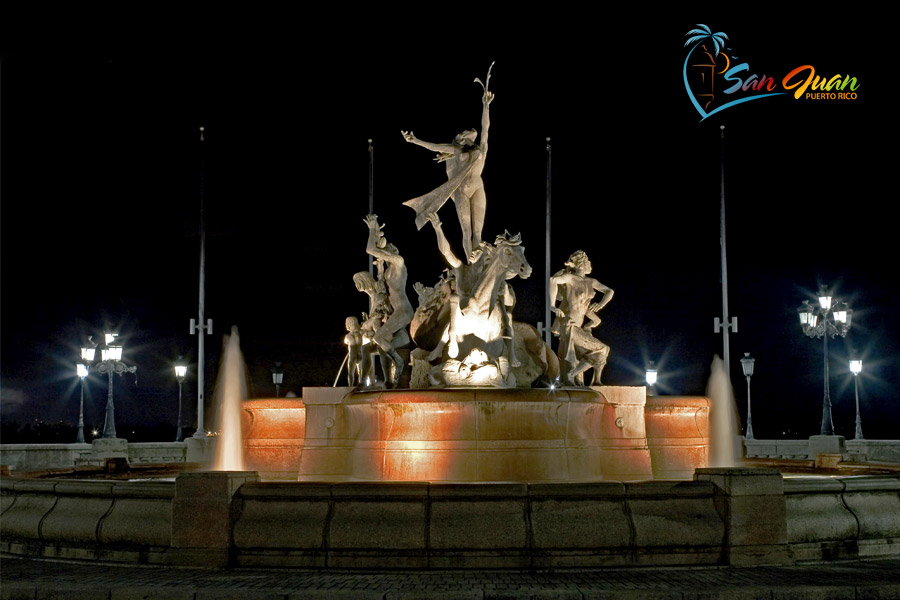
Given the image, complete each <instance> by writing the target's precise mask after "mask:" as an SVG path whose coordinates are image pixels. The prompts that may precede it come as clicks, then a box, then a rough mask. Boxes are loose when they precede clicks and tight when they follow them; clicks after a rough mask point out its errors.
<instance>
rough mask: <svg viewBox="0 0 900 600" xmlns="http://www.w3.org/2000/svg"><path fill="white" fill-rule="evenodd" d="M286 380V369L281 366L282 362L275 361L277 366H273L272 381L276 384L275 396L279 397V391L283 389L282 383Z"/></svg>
mask: <svg viewBox="0 0 900 600" xmlns="http://www.w3.org/2000/svg"><path fill="white" fill-rule="evenodd" d="M283 382H284V369H283V368H281V363H280V362H277V363H275V366H274V367H273V368H272V383H274V384H275V397H276V398H278V397H279V393H280V391H281V384H282V383H283Z"/></svg>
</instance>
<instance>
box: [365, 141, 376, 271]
mask: <svg viewBox="0 0 900 600" xmlns="http://www.w3.org/2000/svg"><path fill="white" fill-rule="evenodd" d="M368 214H370V215H373V214H375V148H373V147H372V138H369V213H368ZM366 255H367V256H368V257H369V275H371V276H372V277H374V276H375V269H374V267H373V265H372V255H371V254H368V253H366Z"/></svg>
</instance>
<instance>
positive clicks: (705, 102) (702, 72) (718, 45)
mask: <svg viewBox="0 0 900 600" xmlns="http://www.w3.org/2000/svg"><path fill="white" fill-rule="evenodd" d="M685 35H687V36H688V39H687V41H686V42H685V43H684V46H685V48H686V47H688V46H691V45H692V44H693V46H692V47H691V49H690V51H689V52H688V53H687V56H686V57H685V59H684V67H682V70H681V76H682V78H683V79H684V89H685V90H687V94H688V98H690V100H691V103H692V104H693V105H694V108H696V109H697V112H698V113H700V116H701V117H702V118H701V119H700V120H701V121H703V120H704V119H706V118H707V117H710V116H712V115H714V114H715V113H717V112H719V111H721V110H724V109H726V108H728V107H730V106H734V105H735V104H741V103H742V102H748V101H750V100H759V99H761V98H767V97H769V96H781V95H782V94H784V93H785V92H775V93H772V94H758V95H753V96H745V97H742V98H737V99H735V100H732V101H731V102H726V103H725V104H721V105H719V106H717V107H715V108H714V109H712V110H709V108H710V106H711V105H712V103H713V101H714V100H715V98H716V96H715V79H716V75H717V74H719V75H721V74H722V73H725V72H726V71H728V68H729V65H730V63H731V61H730V59H729V58H728V55H727V54H725V53H724V52H721V51H722V50H724V49H725V40H727V39H728V36H727V35H725V33H723V32H721V31H719V32H717V33H713V32H712V29H710V28H709V27H707V26H706V25H703V24H698V25H697V29H691V30H690V31H688V32H687V33H686V34H685ZM695 51H696V56H695V57H694V60H693V62H692V61H691V56H692V55H694V53H695ZM719 54H721V55H722V56H723V57H724V59H725V66H724V67H723V68H722V69H720V70H719V71H718V72H717V71H716V68H717V67H718V65H717V64H716V61H717V59H718V58H719ZM688 67H690V68H691V74H692V76H693V77H692V78H693V79H694V80H695V81H696V80H697V79H699V85H697V91H698V93H697V94H695V93H694V90H693V89H691V84H690V82H689V80H688ZM707 111H708V112H707Z"/></svg>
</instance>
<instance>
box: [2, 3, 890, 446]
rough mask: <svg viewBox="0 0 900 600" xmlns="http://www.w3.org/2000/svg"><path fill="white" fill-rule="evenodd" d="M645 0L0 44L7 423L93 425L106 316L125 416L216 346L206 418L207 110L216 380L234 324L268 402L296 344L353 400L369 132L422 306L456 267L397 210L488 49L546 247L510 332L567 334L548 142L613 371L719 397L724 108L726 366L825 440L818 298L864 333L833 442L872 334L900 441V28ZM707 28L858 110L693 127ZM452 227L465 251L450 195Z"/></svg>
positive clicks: (412, 191)
mask: <svg viewBox="0 0 900 600" xmlns="http://www.w3.org/2000/svg"><path fill="white" fill-rule="evenodd" d="M560 12H561V11H560ZM634 12H635V14H633V15H631V16H630V17H629V18H628V19H627V20H626V19H623V18H617V19H614V20H612V19H611V20H609V21H603V22H596V21H590V19H588V18H587V17H585V16H584V15H582V17H581V18H579V17H578V15H575V14H572V15H566V16H564V15H562V14H551V15H548V16H546V18H544V17H543V16H541V15H531V16H526V17H523V18H522V20H521V21H520V22H512V21H509V20H507V19H496V20H495V19H492V18H489V17H483V16H478V17H477V18H476V17H475V16H473V17H472V19H471V23H469V24H467V25H466V26H465V27H462V28H461V27H460V21H459V20H458V19H454V20H453V22H452V23H451V22H449V20H447V21H435V22H432V23H430V24H429V25H428V26H423V24H422V23H405V22H404V20H403V19H399V16H398V19H399V20H397V21H396V24H394V25H385V26H375V22H376V21H378V22H380V21H381V20H382V19H384V18H385V15H377V17H378V18H377V19H376V15H369V16H370V17H371V18H373V19H376V21H373V22H372V23H371V27H368V28H364V27H362V26H353V27H351V26H343V27H342V26H338V20H334V19H323V20H321V21H317V22H316V26H315V27H313V26H311V25H310V24H309V23H307V24H304V23H298V22H294V21H290V20H289V19H287V18H286V16H285V17H282V18H280V17H279V16H278V15H276V14H265V15H263V14H256V15H237V14H230V15H224V16H221V18H219V17H217V18H212V17H203V18H199V17H191V18H188V17H184V18H183V19H180V20H175V19H173V20H168V19H164V18H160V17H159V16H154V17H152V18H150V17H148V20H147V22H144V21H140V23H142V24H143V25H145V26H146V27H142V26H139V24H138V22H137V21H131V20H129V25H128V26H127V27H126V26H124V25H122V26H119V27H110V28H106V27H100V26H99V25H97V26H94V27H86V28H83V29H78V30H77V31H78V34H77V35H75V34H72V33H71V32H70V34H69V35H64V36H54V35H51V34H50V33H49V32H45V33H44V34H43V35H40V34H37V35H34V36H21V37H22V39H23V40H24V41H22V42H19V43H7V45H6V46H4V47H3V48H2V59H3V60H2V71H0V77H2V79H0V84H2V113H0V117H2V121H0V125H2V138H0V143H2V239H0V242H2V257H0V258H2V270H0V275H2V306H0V308H2V323H0V327H2V329H0V332H2V355H0V359H2V380H0V390H2V418H3V420H4V422H7V423H9V422H13V421H15V422H17V423H25V422H29V421H33V420H34V419H41V420H44V421H56V420H60V419H62V420H64V421H68V422H71V423H73V424H74V422H75V420H76V419H77V407H78V386H77V382H78V380H77V377H76V376H75V361H76V359H77V358H78V349H77V348H78V345H79V344H80V343H81V342H82V341H83V340H84V339H86V337H87V336H88V335H94V336H95V338H96V337H99V336H100V334H101V332H102V329H103V327H104V325H105V324H109V325H111V326H113V327H116V328H118V330H119V331H120V332H121V334H122V338H123V340H124V341H125V344H126V346H125V361H126V362H128V363H129V364H137V365H138V372H137V375H138V377H137V385H135V384H134V378H133V377H132V376H131V375H126V376H125V377H124V378H117V379H116V382H115V385H116V387H115V390H116V414H117V422H118V423H130V424H137V425H141V424H156V423H169V424H174V422H175V419H176V417H175V413H176V408H177V384H176V382H175V380H174V377H173V375H172V368H171V367H172V363H173V361H174V360H175V358H176V357H177V356H178V355H179V354H183V355H185V357H186V358H187V359H188V360H189V361H194V362H193V363H192V366H191V369H190V370H189V374H188V379H187V380H186V382H185V388H184V391H185V399H186V400H185V412H184V419H185V423H191V424H192V423H193V422H194V419H195V412H196V411H195V408H196V407H195V404H196V359H197V338H196V337H194V336H190V335H189V334H188V333H189V329H188V321H189V319H191V318H196V316H197V303H198V266H199V236H198V223H199V206H200V201H199V198H200V173H201V160H200V157H201V149H200V143H199V141H198V138H199V136H198V127H199V126H201V125H203V126H204V127H205V129H206V141H205V156H206V158H205V168H204V170H203V172H204V173H205V182H206V186H205V199H206V217H207V248H206V250H207V254H206V260H207V275H206V281H207V286H206V315H207V316H208V317H210V318H212V319H213V321H214V324H215V335H214V336H212V337H208V338H207V367H208V369H207V372H208V375H207V382H208V383H209V385H210V388H211V387H212V383H213V381H214V374H215V372H216V369H217V361H218V357H219V353H220V347H221V339H222V338H221V336H222V334H225V333H227V332H228V330H229V329H230V328H231V326H232V325H236V326H238V328H239V329H240V334H241V345H242V349H243V351H244V354H245V358H246V360H247V363H248V367H249V369H250V374H251V377H252V395H253V396H255V397H270V396H272V395H274V388H273V386H272V384H271V379H270V376H269V369H270V368H271V367H272V366H273V365H274V363H275V361H282V362H283V363H284V366H285V370H286V374H285V385H284V387H283V388H282V390H283V391H285V390H293V391H295V392H296V393H297V394H298V395H299V394H300V392H301V387H302V386H314V385H331V384H332V382H333V380H334V378H335V374H336V373H337V370H338V367H339V366H340V364H341V360H342V358H343V355H344V347H343V346H342V344H341V339H342V337H343V334H344V330H343V323H344V318H345V317H347V316H349V315H358V314H359V313H360V312H362V311H363V310H365V309H366V307H367V300H366V298H365V296H364V295H362V294H360V293H358V292H357V291H356V290H355V288H354V286H353V282H352V279H351V277H352V275H353V273H355V272H357V271H360V270H364V269H365V268H366V264H367V259H366V254H365V244H366V235H367V230H366V227H365V225H364V223H363V217H364V216H365V214H366V212H367V206H368V153H367V139H368V138H372V139H374V147H375V153H374V157H375V160H374V182H375V184H374V196H375V212H376V213H377V214H378V215H379V218H380V220H381V221H382V222H384V223H386V224H387V227H386V229H385V234H386V236H387V238H388V240H389V241H391V242H393V243H394V244H395V245H396V246H397V247H398V248H399V249H400V251H401V254H403V256H404V257H405V258H406V261H407V266H408V268H409V288H408V294H409V295H410V298H411V300H412V301H413V303H414V304H415V293H414V292H413V290H412V284H413V283H414V282H416V281H421V282H423V283H424V284H426V285H432V284H433V283H435V282H436V281H437V277H438V275H439V273H440V271H441V269H442V268H443V266H444V265H443V264H442V260H441V257H440V254H439V253H438V250H437V247H436V244H435V239H434V234H433V233H432V232H431V231H430V229H429V228H424V229H423V230H422V231H416V229H415V225H414V223H413V219H414V213H413V211H412V210H410V209H409V208H407V207H405V206H403V205H402V202H403V201H405V200H408V199H410V198H412V197H415V196H418V195H421V194H423V193H425V192H428V191H430V190H431V189H433V188H434V187H437V186H438V185H439V184H440V183H442V182H443V181H446V176H445V174H444V169H443V165H438V164H435V163H434V162H433V161H432V153H430V152H428V151H426V150H424V149H422V148H418V147H416V146H413V145H409V144H407V143H405V142H404V140H403V139H402V137H401V135H400V131H401V130H413V131H414V132H415V133H416V135H417V136H418V137H420V138H422V139H425V140H429V141H434V142H449V141H450V140H451V139H452V138H453V136H454V135H455V134H456V133H458V132H459V131H462V130H463V129H467V128H478V127H480V111H481V103H480V95H481V88H480V87H479V86H478V85H477V84H476V83H474V81H473V80H474V78H475V77H480V78H482V79H484V76H485V73H486V71H487V68H488V66H489V65H490V64H491V62H492V61H496V64H495V66H494V69H493V74H492V78H491V83H490V86H491V89H492V91H494V93H495V94H496V100H495V101H494V103H493V104H492V106H491V129H490V152H489V155H488V159H487V163H486V168H485V171H484V180H485V186H486V190H487V197H488V208H487V220H486V224H485V238H486V239H489V240H492V239H493V236H494V235H496V234H497V233H502V232H503V230H504V229H508V230H509V231H510V232H512V233H518V232H521V234H522V237H523V242H524V245H525V246H526V248H527V251H526V255H527V256H528V258H529V260H530V262H531V264H532V266H533V267H534V273H533V275H532V277H531V278H530V279H528V280H524V281H523V280H515V281H514V282H513V285H514V287H515V290H516V293H517V296H518V302H519V304H518V307H517V310H516V318H517V320H520V321H526V322H530V323H532V324H535V323H537V321H539V320H542V319H543V303H544V280H545V277H546V273H545V269H544V211H545V189H546V156H547V154H546V150H545V145H546V142H545V138H547V137H550V138H551V139H552V153H553V154H552V160H553V162H552V198H553V227H552V246H551V254H552V270H553V271H556V270H558V269H560V268H562V265H563V262H564V261H565V259H566V257H568V256H569V255H570V254H571V253H572V252H573V251H574V250H577V249H583V250H585V251H586V252H587V253H588V255H589V256H590V257H591V259H592V262H593V265H594V272H593V274H592V276H593V277H595V278H597V279H599V280H600V281H601V282H603V283H604V284H606V285H608V286H609V287H611V288H613V289H614V290H615V298H614V300H613V301H612V302H611V303H610V304H609V306H607V307H606V308H605V309H604V311H603V313H602V314H601V316H602V317H603V324H602V325H601V326H600V327H599V328H598V329H597V330H595V333H596V335H597V337H599V338H600V339H602V340H603V341H605V342H606V343H608V344H609V345H610V346H611V347H612V354H611V358H610V364H609V366H608V367H607V371H606V372H605V373H604V378H603V379H604V383H607V384H612V385H640V384H641V383H642V381H643V370H644V367H645V365H646V363H647V361H650V360H653V361H655V362H656V364H657V366H658V368H659V370H660V384H659V389H660V392H661V393H664V394H684V395H697V394H703V393H704V392H705V387H706V382H707V379H708V377H709V369H710V363H711V361H712V358H713V355H714V354H716V353H721V343H722V341H721V340H722V337H721V334H715V333H714V332H713V318H714V317H717V316H721V314H722V300H721V287H720V271H719V269H720V261H719V189H720V187H719V186H720V141H719V126H720V125H723V124H724V125H725V126H726V146H725V194H726V204H727V224H728V230H727V249H728V268H729V270H728V282H729V309H730V310H729V312H730V314H731V315H733V316H737V317H738V320H739V331H738V333H736V334H734V335H732V336H731V357H732V365H731V371H732V375H733V378H732V380H733V383H734V386H735V390H736V396H737V402H738V408H739V411H740V414H741V421H742V423H743V421H744V418H745V414H746V383H745V381H744V379H743V377H742V376H741V369H740V364H739V362H738V359H739V358H740V357H741V356H742V355H743V353H744V352H750V353H751V354H752V355H753V356H754V357H755V358H756V359H757V362H756V374H755V375H754V377H753V380H752V394H753V415H754V430H755V434H756V437H758V438H765V437H807V436H809V435H812V434H815V433H818V430H819V424H820V418H821V403H822V394H823V363H822V342H821V340H814V339H810V338H807V337H806V336H804V335H803V334H802V332H801V330H800V326H799V320H798V319H797V314H796V308H797V306H799V305H800V303H801V302H802V301H803V300H804V299H812V298H813V295H814V293H815V291H816V289H817V287H818V285H819V284H820V283H825V284H828V285H830V286H832V287H833V288H834V290H835V296H837V297H838V298H840V299H843V300H846V301H847V302H849V303H850V305H851V308H853V309H854V313H853V328H852V330H851V331H850V334H849V335H848V337H847V338H846V339H841V338H837V339H835V341H834V342H833V343H830V344H829V348H830V359H831V360H830V368H831V379H830V381H831V391H832V400H833V403H834V421H835V427H836V430H837V433H838V434H841V435H846V436H847V437H848V438H850V437H852V436H853V429H854V396H853V377H852V375H851V374H850V373H849V370H848V368H847V358H848V355H849V352H850V350H851V349H856V350H857V351H858V352H859V354H860V355H861V356H862V358H863V360H864V364H863V368H864V371H863V373H862V375H861V376H860V380H859V384H860V402H861V405H862V415H863V429H864V432H865V434H866V437H867V438H872V439H875V438H896V437H897V426H898V424H900V402H898V399H897V395H896V389H897V388H898V383H900V345H898V340H900V319H898V311H897V302H896V297H895V294H896V292H897V291H898V285H897V279H896V275H897V268H896V255H897V252H896V250H895V248H894V244H895V242H894V239H895V230H896V218H895V217H893V216H892V214H891V213H892V211H891V209H890V206H891V205H892V204H894V203H895V202H896V200H894V201H891V200H890V198H891V197H894V198H896V191H895V190H894V186H893V185H892V183H893V179H892V174H893V172H894V167H895V165H894V163H895V162H896V156H897V153H896V150H895V148H894V144H895V140H896V139H897V135H896V134H897V126H896V119H895V118H894V115H893V112H892V110H893V107H894V106H895V105H896V101H895V93H896V89H894V88H895V86H894V85H893V79H894V78H895V76H894V75H893V73H892V71H890V70H889V66H888V64H887V62H888V60H889V58H888V57H887V56H886V54H887V53H884V52H882V51H881V50H887V48H885V47H884V46H885V45H886V44H885V42H884V41H883V40H881V41H879V36H878V35H875V34H874V33H873V31H872V29H871V27H872V26H873V25H872V24H871V23H868V22H867V21H866V20H864V19H862V18H856V19H854V18H852V17H850V16H847V15H834V16H829V17H819V18H817V20H815V21H814V22H807V21H805V20H802V19H787V18H785V17H782V16H779V15H772V14H765V15H762V14H760V15H755V14H752V13H748V14H745V16H744V17H742V18H741V19H734V18H731V19H722V18H721V17H717V16H714V15H709V14H700V13H696V12H692V11H685V12H684V13H683V14H677V13H676V14H673V15H669V16H667V17H666V18H663V17H659V18H651V17H649V16H648V15H640V14H637V11H634ZM365 16H366V15H356V18H355V20H356V21H360V20H361V18H362V17H365ZM157 19H158V23H157ZM389 22H390V21H389ZM697 23H706V24H708V25H709V26H710V27H711V28H712V30H713V31H723V32H725V33H726V34H728V36H729V43H728V45H727V48H729V49H730V50H726V53H728V54H729V55H730V56H736V57H737V59H736V61H737V62H740V61H745V62H747V63H748V64H749V65H750V68H749V71H748V72H745V73H743V76H744V77H746V76H748V75H749V74H750V73H756V74H758V75H760V76H761V75H763V74H765V75H768V76H771V77H773V78H774V79H775V80H776V81H777V82H780V81H781V79H782V77H784V75H786V74H787V73H788V72H789V71H790V70H791V69H793V68H794V67H797V66H800V65H804V64H811V65H813V66H814V67H815V69H816V73H817V74H821V75H825V76H827V77H829V78H830V77H831V76H833V75H835V74H841V75H846V74H848V73H849V74H850V75H851V76H854V77H856V78H857V79H858V81H859V83H860V87H859V89H858V90H857V98H856V100H840V101H839V100H830V101H829V100H806V99H799V100H795V99H794V98H793V96H792V95H785V96H778V97H774V98H768V99H761V100H756V101H752V102H746V103H744V104H741V105H738V106H734V107H731V108H729V109H726V110H724V111H722V112H721V113H718V114H716V115H714V116H712V117H710V118H708V119H706V120H705V121H702V122H701V121H700V115H699V114H698V113H697V111H696V110H695V109H694V107H693V106H692V105H691V103H690V101H689V99H688V96H687V93H686V90H685V86H684V82H683V79H682V66H683V64H684V61H685V57H686V54H687V49H686V48H685V47H684V43H685V40H686V36H685V33H686V32H687V31H688V30H690V29H693V28H694V27H695V26H696V24H697ZM151 24H153V25H154V26H151ZM8 25H9V23H7V26H8ZM156 25H158V27H157V26H156ZM835 32H839V33H840V35H838V34H836V33H835ZM7 39H10V38H7ZM879 44H880V45H881V50H879V47H878V46H879ZM441 216H442V220H443V222H444V224H445V225H446V226H447V228H448V235H449V236H450V238H451V240H457V239H459V235H458V231H457V232H456V233H455V234H454V233H453V231H454V230H453V229H452V228H453V227H455V226H456V218H455V215H454V213H453V208H452V206H451V205H450V204H449V203H448V204H447V205H445V207H444V209H443V210H442V213H441ZM88 392H89V393H88V401H87V403H86V411H87V413H88V415H87V418H88V420H89V421H90V422H92V423H99V422H100V421H101V418H102V416H101V413H102V410H103V406H104V403H105V395H106V384H105V380H102V379H101V378H100V376H99V375H91V377H90V378H89V384H88ZM211 395H212V394H211V393H208V396H211ZM208 410H210V409H208ZM207 414H209V412H208V413H207ZM208 424H209V423H208ZM173 426H174V425H173ZM128 433H129V432H128V431H125V430H123V429H122V428H120V431H119V435H120V437H128Z"/></svg>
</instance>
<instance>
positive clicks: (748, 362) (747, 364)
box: [741, 352, 756, 440]
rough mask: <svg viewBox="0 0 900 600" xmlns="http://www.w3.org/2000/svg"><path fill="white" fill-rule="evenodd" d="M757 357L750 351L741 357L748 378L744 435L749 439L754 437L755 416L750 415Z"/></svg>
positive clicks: (742, 366)
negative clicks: (752, 383) (752, 382)
mask: <svg viewBox="0 0 900 600" xmlns="http://www.w3.org/2000/svg"><path fill="white" fill-rule="evenodd" d="M755 362H756V359H755V358H751V357H750V353H749V352H744V358H742V359H741V368H742V369H744V377H746V378H747V432H746V435H745V436H744V437H745V438H746V439H748V440H752V439H753V418H752V417H751V416H750V377H751V376H752V375H753V363H755Z"/></svg>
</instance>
